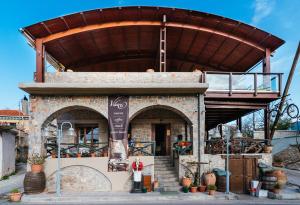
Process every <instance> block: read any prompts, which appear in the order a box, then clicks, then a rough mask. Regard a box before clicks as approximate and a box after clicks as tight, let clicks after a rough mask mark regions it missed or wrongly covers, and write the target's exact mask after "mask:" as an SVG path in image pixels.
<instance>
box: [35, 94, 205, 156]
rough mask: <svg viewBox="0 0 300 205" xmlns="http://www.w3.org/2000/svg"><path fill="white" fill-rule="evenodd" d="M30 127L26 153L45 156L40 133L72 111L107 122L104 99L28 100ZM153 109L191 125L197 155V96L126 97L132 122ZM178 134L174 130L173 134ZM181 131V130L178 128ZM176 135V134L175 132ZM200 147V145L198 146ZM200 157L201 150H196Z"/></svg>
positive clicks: (202, 101)
mask: <svg viewBox="0 0 300 205" xmlns="http://www.w3.org/2000/svg"><path fill="white" fill-rule="evenodd" d="M30 101H31V103H30V105H31V108H30V109H31V113H32V116H31V123H30V137H29V144H30V146H29V153H33V152H35V153H45V150H44V147H43V143H44V142H45V139H44V138H43V136H42V129H43V128H44V127H45V126H47V125H48V123H49V122H52V121H53V120H54V119H56V118H57V117H58V116H61V115H62V113H66V112H68V111H71V110H74V109H89V110H91V111H94V112H96V113H98V114H100V115H101V116H102V117H103V118H104V119H107V113H108V106H107V104H108V97H107V96H64V97H60V96H31V99H30ZM153 108H162V109H166V110H170V111H173V112H174V113H176V114H177V115H179V116H180V117H181V118H182V119H184V121H186V122H188V123H189V125H191V130H192V136H193V142H194V143H193V146H194V147H193V150H194V155H195V156H197V151H198V149H199V148H198V144H197V143H198V98H197V96H130V98H129V117H130V119H133V118H135V117H136V116H137V115H139V114H140V113H143V112H144V111H146V110H150V109H153ZM200 109H201V122H200V126H201V127H202V128H201V129H200V130H201V133H200V135H201V138H200V139H201V140H202V141H203V140H204V133H205V130H204V123H205V122H204V121H205V120H204V118H205V115H204V114H205V113H204V98H203V96H201V97H200ZM175 129H176V132H177V131H178V130H180V128H178V126H176V128H175V127H174V132H175ZM181 129H182V128H181ZM179 132H180V131H179ZM202 144H203V143H202ZM200 151H201V152H203V153H204V149H203V148H201V149H200Z"/></svg>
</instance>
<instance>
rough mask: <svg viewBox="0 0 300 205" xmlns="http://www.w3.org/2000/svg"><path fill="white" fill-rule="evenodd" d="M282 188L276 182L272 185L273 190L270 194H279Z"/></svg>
mask: <svg viewBox="0 0 300 205" xmlns="http://www.w3.org/2000/svg"><path fill="white" fill-rule="evenodd" d="M282 187H283V185H282V184H280V183H278V182H277V183H276V184H275V185H274V188H273V190H272V192H273V193H275V194H279V193H280V190H281V189H282Z"/></svg>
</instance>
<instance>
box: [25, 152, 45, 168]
mask: <svg viewBox="0 0 300 205" xmlns="http://www.w3.org/2000/svg"><path fill="white" fill-rule="evenodd" d="M44 162H45V157H44V156H41V155H39V154H37V153H34V154H32V155H31V157H29V158H28V163H29V164H40V165H41V164H44Z"/></svg>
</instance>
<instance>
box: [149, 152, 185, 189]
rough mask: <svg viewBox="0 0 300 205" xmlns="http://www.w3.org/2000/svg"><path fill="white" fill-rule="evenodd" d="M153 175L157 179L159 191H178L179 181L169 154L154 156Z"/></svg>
mask: <svg viewBox="0 0 300 205" xmlns="http://www.w3.org/2000/svg"><path fill="white" fill-rule="evenodd" d="M154 175H155V178H157V179H158V182H159V187H160V190H161V191H179V190H180V186H179V181H178V176H177V173H176V171H175V168H174V167H173V166H172V161H171V158H170V156H156V157H155V158H154Z"/></svg>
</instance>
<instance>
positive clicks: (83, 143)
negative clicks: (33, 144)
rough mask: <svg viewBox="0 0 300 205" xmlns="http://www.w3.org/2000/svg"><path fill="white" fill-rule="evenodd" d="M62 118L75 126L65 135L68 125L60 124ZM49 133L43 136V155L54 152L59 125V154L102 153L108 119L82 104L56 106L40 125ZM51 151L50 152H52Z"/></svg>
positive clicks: (106, 134) (64, 155) (84, 154)
mask: <svg viewBox="0 0 300 205" xmlns="http://www.w3.org/2000/svg"><path fill="white" fill-rule="evenodd" d="M64 122H69V123H70V124H69V125H72V127H73V128H74V129H75V132H76V136H75V137H70V136H68V135H66V133H67V130H68V129H69V126H64V127H62V124H63V123H64ZM45 128H47V129H48V130H50V133H51V135H50V136H47V138H46V139H44V141H45V145H46V146H45V148H46V152H47V155H48V156H50V155H52V156H55V155H56V156H57V154H58V153H57V150H56V149H57V133H58V132H57V131H58V130H59V129H61V128H62V138H61V147H62V153H61V157H76V156H78V155H80V156H81V155H82V156H85V157H89V156H91V154H92V153H93V154H95V155H96V156H104V155H105V156H106V155H107V149H108V122H107V119H106V118H105V117H104V116H103V115H102V114H100V113H99V112H97V111H95V110H93V109H91V108H88V107H83V106H71V107H66V108H63V109H61V110H58V111H56V112H54V113H53V114H51V115H50V116H49V117H48V118H47V119H46V120H45V122H44V123H43V125H42V133H43V130H45ZM53 154H54V155H53Z"/></svg>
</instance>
